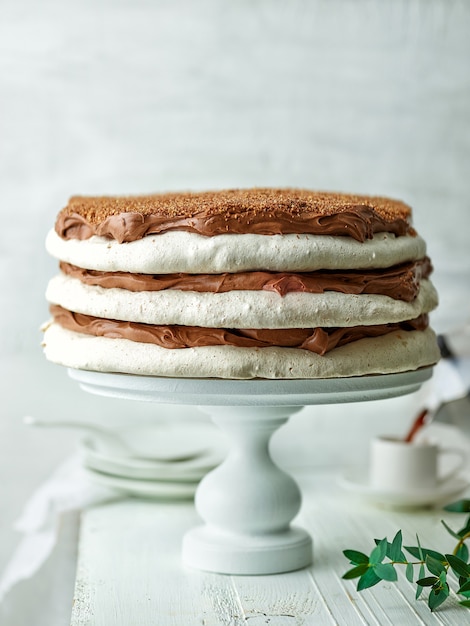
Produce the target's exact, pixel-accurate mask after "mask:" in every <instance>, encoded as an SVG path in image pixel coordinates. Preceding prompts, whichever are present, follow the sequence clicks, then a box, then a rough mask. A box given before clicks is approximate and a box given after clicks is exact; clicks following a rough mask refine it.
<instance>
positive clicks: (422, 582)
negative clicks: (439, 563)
mask: <svg viewBox="0 0 470 626" xmlns="http://www.w3.org/2000/svg"><path fill="white" fill-rule="evenodd" d="M438 581H439V578H437V577H436V576H426V577H425V578H420V579H419V580H417V581H416V584H417V585H419V586H420V587H432V586H433V585H435V584H436V583H437V582H438Z"/></svg>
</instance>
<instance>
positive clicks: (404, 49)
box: [0, 0, 470, 352]
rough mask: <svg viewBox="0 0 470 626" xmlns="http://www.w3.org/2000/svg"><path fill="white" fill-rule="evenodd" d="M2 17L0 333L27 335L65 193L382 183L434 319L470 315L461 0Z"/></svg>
mask: <svg viewBox="0 0 470 626" xmlns="http://www.w3.org/2000/svg"><path fill="white" fill-rule="evenodd" d="M1 14H2V17H1V20H0V94H1V104H0V106H1V116H0V138H1V144H0V173H1V177H2V184H1V189H0V211H1V212H2V216H4V220H2V232H1V233H0V246H1V247H0V255H1V257H0V260H1V266H0V277H1V280H2V298H3V299H4V304H3V306H2V309H1V311H2V313H1V315H2V322H3V328H5V325H6V326H7V328H8V332H6V333H5V332H4V333H2V335H1V337H0V345H1V347H2V348H3V349H5V350H7V351H9V352H10V351H18V350H21V351H28V350H35V349H36V346H37V343H38V341H39V335H38V332H37V327H38V325H39V324H40V322H41V321H42V320H43V319H44V317H45V316H46V315H47V312H46V306H45V304H44V301H43V291H44V286H45V284H46V281H47V278H48V276H49V275H50V274H51V273H52V272H53V271H54V267H55V264H54V263H53V262H52V261H50V260H49V259H48V258H47V257H46V255H45V253H44V250H43V238H44V234H45V232H46V230H47V229H48V227H50V226H51V225H52V223H53V221H54V218H55V215H56V213H57V211H58V210H59V209H60V208H61V207H62V206H63V204H64V203H65V202H66V199H67V197H68V196H69V195H70V194H72V193H95V192H103V193H106V192H110V193H119V192H136V193H137V192H141V191H152V190H166V189H182V188H183V189H187V188H216V187H223V186H227V185H228V186H247V185H264V184H272V185H303V186H309V187H317V188H323V189H337V190H345V191H349V190H351V191H359V192H365V193H368V192H370V193H384V194H389V195H395V196H398V197H401V198H403V199H405V200H407V201H409V202H410V203H412V204H413V206H414V209H415V222H416V224H417V226H418V228H419V230H420V231H421V232H422V233H423V235H424V236H425V237H426V238H427V240H428V242H429V248H430V252H431V254H432V256H433V258H434V261H435V265H436V274H435V279H436V282H437V283H438V287H439V288H440V291H441V294H442V296H443V298H442V300H443V304H442V306H441V309H440V311H439V313H437V314H436V316H435V323H436V324H437V325H438V326H446V325H448V324H450V323H452V322H454V321H455V320H458V319H461V317H462V316H463V315H465V313H468V314H470V304H469V302H468V298H467V297H466V295H465V297H463V296H462V294H461V286H462V284H463V281H464V280H465V279H468V274H469V271H470V259H469V255H468V254H467V231H468V228H469V226H470V217H469V215H470V212H469V208H470V206H469V199H468V198H469V196H470V193H469V191H470V176H469V162H470V124H469V122H470V71H469V69H468V68H469V65H470V38H469V37H468V32H469V27H470V5H469V4H468V3H467V2H464V1H460V2H459V1H454V2H447V1H445V0H430V1H429V2H419V1H418V0H409V1H405V0H398V1H397V0H393V1H392V0H387V1H383V0H382V1H379V0H354V1H353V0H332V1H326V0H314V1H312V0H310V1H307V0H292V1H291V2H285V1H281V0H277V1H276V0H275V1H268V0H257V1H256V2H249V1H248V0H244V1H238V2H231V3H229V2H220V1H218V0H197V1H193V2H191V1H189V0H175V1H172V2H171V1H162V0H158V1H152V0H140V1H136V2H132V1H131V0H128V1H125V2H114V1H112V0H98V1H95V0H87V1H83V2H77V3H73V6H71V3H64V2H61V1H59V0H43V1H41V2H34V0H23V1H22V2H17V1H16V0H3V2H2V8H1ZM12 215H13V216H14V217H13V218H12V217H11V216H12ZM442 216H443V217H444V223H442V222H441V217H442ZM5 292H6V294H8V295H5ZM456 305H457V306H456Z"/></svg>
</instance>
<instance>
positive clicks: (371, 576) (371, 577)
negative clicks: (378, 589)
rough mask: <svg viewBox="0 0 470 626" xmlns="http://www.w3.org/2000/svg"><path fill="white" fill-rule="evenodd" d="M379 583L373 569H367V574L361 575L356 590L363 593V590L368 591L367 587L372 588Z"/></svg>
mask: <svg viewBox="0 0 470 626" xmlns="http://www.w3.org/2000/svg"><path fill="white" fill-rule="evenodd" d="M379 582H380V578H379V577H378V576H377V574H376V573H375V572H374V568H373V567H369V568H368V569H367V572H366V573H365V574H363V575H362V576H361V577H360V578H359V581H358V583H357V590H358V591H363V590H364V589H368V588H369V587H373V586H374V585H376V584H377V583H379Z"/></svg>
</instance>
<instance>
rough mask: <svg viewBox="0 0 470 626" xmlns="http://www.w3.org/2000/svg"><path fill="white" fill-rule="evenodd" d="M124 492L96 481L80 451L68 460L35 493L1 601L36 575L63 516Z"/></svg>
mask: <svg viewBox="0 0 470 626" xmlns="http://www.w3.org/2000/svg"><path fill="white" fill-rule="evenodd" d="M122 497H123V494H122V492H120V491H118V490H114V489H111V488H107V487H102V486H100V485H96V484H94V483H92V482H91V481H90V480H89V479H88V477H87V474H86V471H85V470H84V468H83V466H82V463H81V459H80V456H79V454H78V453H77V454H75V455H73V456H72V457H70V458H69V459H67V460H66V461H65V462H64V463H63V464H62V465H60V466H59V467H58V468H57V470H56V471H55V472H54V473H53V474H52V475H51V477H50V478H49V479H48V480H46V482H44V483H43V484H42V485H40V486H39V487H38V489H37V490H36V491H35V492H34V493H33V495H32V496H31V498H30V499H29V501H28V502H27V503H26V505H25V507H24V509H23V512H22V514H21V516H20V518H19V519H18V520H17V521H16V523H15V525H14V528H15V529H16V530H18V531H19V532H21V533H22V534H23V536H22V538H21V540H20V542H19V545H18V547H17V549H16V551H15V552H14V554H13V556H12V558H11V559H10V562H9V563H8V564H7V567H6V569H5V571H4V572H3V575H2V577H1V579H0V601H1V600H2V599H3V598H4V597H5V595H6V594H7V593H8V592H9V590H10V589H12V588H13V587H14V586H15V585H16V583H18V582H19V581H20V580H25V579H27V578H30V577H32V576H33V575H34V574H35V573H36V572H37V571H38V570H39V568H40V567H41V566H42V565H43V564H44V563H45V562H46V560H47V559H48V557H49V555H50V554H51V552H52V550H53V549H54V546H55V545H56V541H57V536H58V533H57V530H58V529H57V524H58V520H59V518H60V515H61V514H62V513H64V512H68V511H74V510H78V511H82V510H84V509H86V508H88V507H91V506H93V505H96V504H101V503H104V502H108V501H110V500H115V499H118V498H122Z"/></svg>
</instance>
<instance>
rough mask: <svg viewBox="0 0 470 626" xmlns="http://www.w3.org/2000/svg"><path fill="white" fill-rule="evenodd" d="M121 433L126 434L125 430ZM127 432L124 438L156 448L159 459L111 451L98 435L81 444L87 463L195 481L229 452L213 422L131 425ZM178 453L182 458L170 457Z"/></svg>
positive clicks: (134, 474) (144, 448)
mask: <svg viewBox="0 0 470 626" xmlns="http://www.w3.org/2000/svg"><path fill="white" fill-rule="evenodd" d="M119 434H121V436H123V435H124V434H123V431H120V433H119ZM125 435H126V436H125V437H124V436H123V438H124V439H125V440H126V441H128V440H131V442H132V444H133V445H132V447H133V449H137V450H139V452H141V453H142V452H146V453H147V454H148V455H149V456H150V455H151V453H152V452H153V453H154V454H155V455H156V456H158V457H159V460H156V459H155V460H153V459H151V458H149V459H147V458H136V457H133V456H120V455H119V456H118V455H116V454H111V453H110V452H108V451H107V450H104V449H102V448H100V442H99V440H98V439H95V438H93V437H85V438H84V439H82V441H81V442H80V445H79V450H80V454H81V458H82V463H83V465H84V466H85V467H87V468H89V469H91V470H95V471H98V472H103V473H105V474H111V475H113V476H117V477H121V478H129V479H133V480H135V479H141V480H163V481H178V482H195V481H199V480H201V478H202V477H203V476H205V474H207V472H208V471H209V470H211V469H213V468H214V467H216V466H217V465H219V463H221V462H222V461H223V459H224V458H225V456H226V453H227V442H226V438H225V437H224V435H223V433H222V432H221V431H219V430H218V429H217V428H216V427H215V426H214V425H212V424H205V423H197V424H195V423H193V424H188V423H186V422H185V423H181V424H179V425H173V426H171V425H168V426H166V425H165V426H157V427H155V428H153V429H138V428H136V429H134V430H131V429H129V431H128V432H126V433H125ZM185 454H186V455H187V458H185ZM175 455H176V456H178V455H179V456H180V457H181V458H180V459H179V460H170V459H171V458H172V457H174V456H175ZM191 455H194V456H191ZM165 457H167V458H168V460H165Z"/></svg>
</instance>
